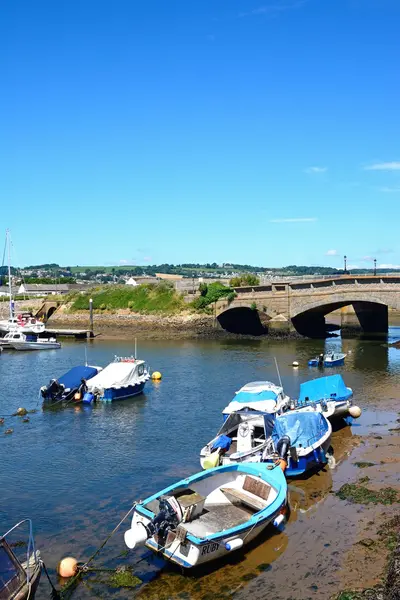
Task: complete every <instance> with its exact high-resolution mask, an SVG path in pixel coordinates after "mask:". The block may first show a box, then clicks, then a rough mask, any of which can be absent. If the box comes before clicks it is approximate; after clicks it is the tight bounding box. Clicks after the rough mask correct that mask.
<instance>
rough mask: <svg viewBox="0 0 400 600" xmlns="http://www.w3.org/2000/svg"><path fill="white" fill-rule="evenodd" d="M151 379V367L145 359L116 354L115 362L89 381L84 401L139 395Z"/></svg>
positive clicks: (109, 399)
mask: <svg viewBox="0 0 400 600" xmlns="http://www.w3.org/2000/svg"><path fill="white" fill-rule="evenodd" d="M149 379H150V373H149V368H148V366H147V364H146V363H145V361H144V360H139V359H137V358H134V357H133V356H131V357H129V358H125V357H119V356H116V357H115V359H114V362H112V363H110V364H109V365H107V367H105V368H104V369H103V370H102V371H101V372H100V373H98V375H95V376H94V377H93V378H92V379H90V380H89V381H88V382H87V392H86V394H85V395H84V397H83V402H85V403H91V402H93V401H95V400H106V401H109V402H112V401H113V400H122V399H124V398H130V397H132V396H137V395H138V394H141V393H142V392H143V388H144V386H145V383H146V381H148V380H149Z"/></svg>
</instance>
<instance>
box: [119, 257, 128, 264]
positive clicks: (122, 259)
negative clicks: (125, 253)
mask: <svg viewBox="0 0 400 600" xmlns="http://www.w3.org/2000/svg"><path fill="white" fill-rule="evenodd" d="M118 264H120V265H128V264H129V260H126V258H121V260H120V261H119V263H118Z"/></svg>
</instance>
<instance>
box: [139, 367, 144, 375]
mask: <svg viewBox="0 0 400 600" xmlns="http://www.w3.org/2000/svg"><path fill="white" fill-rule="evenodd" d="M143 373H144V365H139V366H138V375H143Z"/></svg>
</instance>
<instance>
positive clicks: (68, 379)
mask: <svg viewBox="0 0 400 600" xmlns="http://www.w3.org/2000/svg"><path fill="white" fill-rule="evenodd" d="M95 375H97V369H96V368H95V367H86V366H84V365H83V366H82V367H73V368H72V369H71V370H70V371H68V372H67V373H65V375H63V376H62V377H60V378H59V379H58V380H57V381H58V383H62V384H63V385H64V386H65V387H66V388H70V389H73V388H76V387H79V386H80V384H81V379H91V378H92V377H94V376H95Z"/></svg>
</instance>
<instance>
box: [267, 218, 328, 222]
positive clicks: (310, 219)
mask: <svg viewBox="0 0 400 600" xmlns="http://www.w3.org/2000/svg"><path fill="white" fill-rule="evenodd" d="M315 221H318V219H317V217H300V218H298V219H270V221H269V222H270V223H314V222H315Z"/></svg>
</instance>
